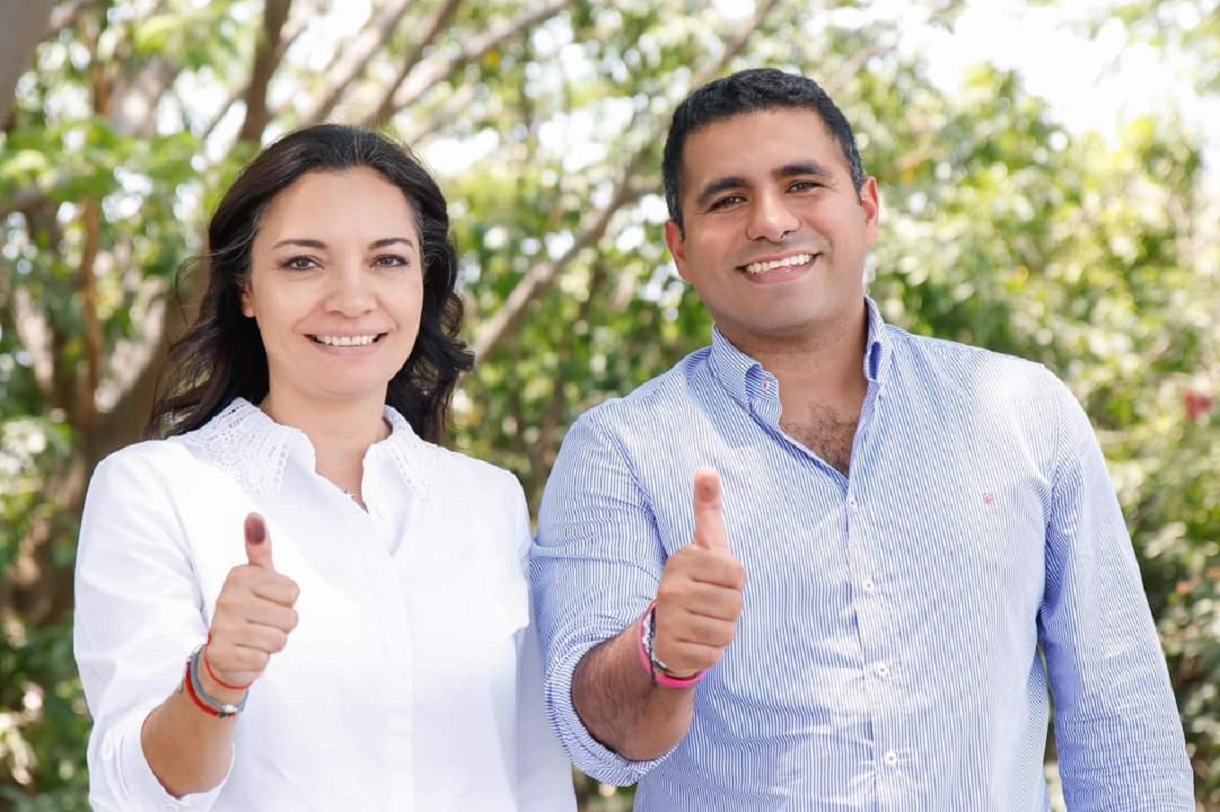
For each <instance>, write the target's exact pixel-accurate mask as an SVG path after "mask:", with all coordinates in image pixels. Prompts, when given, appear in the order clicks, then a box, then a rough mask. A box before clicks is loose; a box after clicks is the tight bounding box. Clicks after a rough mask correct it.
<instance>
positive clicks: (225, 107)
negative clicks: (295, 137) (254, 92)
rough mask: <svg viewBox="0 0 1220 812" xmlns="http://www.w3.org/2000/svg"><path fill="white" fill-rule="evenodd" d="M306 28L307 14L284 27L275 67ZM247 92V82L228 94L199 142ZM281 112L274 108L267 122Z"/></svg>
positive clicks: (201, 140) (295, 18) (248, 88)
mask: <svg viewBox="0 0 1220 812" xmlns="http://www.w3.org/2000/svg"><path fill="white" fill-rule="evenodd" d="M308 27H309V15H308V14H298V15H296V16H295V17H294V18H293V21H292V22H290V23H289V24H288V25H287V26H285V31H284V34H283V37H282V38H281V39H280V47H279V49H278V50H277V51H276V58H275V62H276V64H277V65H278V64H279V63H280V61H282V60H283V58H284V56H285V55H286V54H287V53H288V49H289V48H291V47H292V44H293V43H294V42H296V41H297V38H299V37H300V36H301V34H302V33H304V31H305V29H306V28H308ZM249 92H250V83H249V82H247V83H246V84H245V85H243V86H242V87H241V88H240V89H238V90H233V91H231V92H230V93H229V95H228V97H227V98H226V99H225V100H224V102H223V103H221V105H220V106H219V107H218V108H217V110H216V115H214V116H212V118H211V120H209V121H208V123H207V125H206V126H205V127H204V128H203V134H202V135H201V136H200V137H199V140H200V142H206V141H207V140H208V139H209V138H211V137H212V133H213V132H215V131H216V128H217V127H219V126H220V122H221V121H224V118H225V116H227V115H228V114H229V111H230V110H232V109H233V106H234V105H235V104H237V103H238V102H239V101H241V100H242V99H244V98H245V97H246V96H247V95H248V94H249ZM281 112H282V108H276V110H275V111H274V112H273V113H270V114H269V115H268V117H267V118H268V120H269V121H271V120H274V119H275V118H277V117H278V116H279V115H280V113H281Z"/></svg>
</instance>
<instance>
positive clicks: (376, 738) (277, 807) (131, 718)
mask: <svg viewBox="0 0 1220 812" xmlns="http://www.w3.org/2000/svg"><path fill="white" fill-rule="evenodd" d="M385 414H386V420H387V421H388V422H389V424H390V426H391V428H392V431H391V434H390V436H389V438H387V439H386V440H384V441H382V442H380V443H377V444H375V445H373V446H372V447H371V448H369V450H368V453H367V455H366V456H365V460H364V481H363V483H362V491H363V496H364V500H365V504H366V505H367V506H368V512H367V513H366V512H365V511H364V510H361V508H360V507H359V506H358V505H357V504H355V503H354V502H353V501H351V499H349V498H348V497H347V496H346V495H345V494H344V493H343V492H342V491H341V490H340V489H339V488H337V487H335V486H334V485H333V484H332V483H331V482H329V481H328V480H326V479H324V478H322V477H321V476H319V475H318V474H317V473H316V472H315V470H314V452H313V447H312V445H311V444H310V442H309V440H308V438H307V437H306V436H305V434H304V433H302V432H300V431H298V430H296V429H292V428H288V427H285V426H281V425H279V424H277V423H275V422H274V421H272V420H271V419H270V418H269V417H267V416H266V415H265V414H264V413H263V412H262V411H260V410H259V409H258V408H256V407H255V406H253V405H251V404H250V403H249V402H247V401H245V400H240V399H239V400H237V401H235V402H234V403H233V404H231V405H230V406H229V407H228V408H227V409H226V410H225V411H224V412H222V413H221V414H219V415H217V416H216V417H215V418H214V419H213V420H212V421H210V422H209V423H208V424H207V425H206V426H204V427H203V428H201V429H199V430H198V431H195V432H191V433H189V434H186V435H183V436H181V437H175V438H172V439H169V440H160V441H153V442H145V443H139V444H137V445H133V446H130V447H128V448H125V449H123V450H121V451H119V452H117V453H115V454H113V455H111V456H110V457H108V458H107V459H106V460H104V461H103V462H102V463H101V464H100V465H99V466H98V468H97V471H96V472H95V473H94V475H93V479H92V481H91V483H90V486H89V494H88V498H87V501H86V504H85V511H84V518H83V521H82V525H81V537H80V548H79V552H78V556H77V562H76V614H75V632H74V636H75V651H76V660H77V663H78V665H79V667H80V673H81V680H82V682H83V683H84V688H85V696H86V698H87V700H88V703H89V709H90V711H91V713H92V716H93V721H94V725H93V731H92V734H91V736H90V738H89V753H88V762H89V775H90V800H91V802H92V804H93V808H94V809H96V810H123V812H131V811H132V810H146V809H147V810H152V809H173V810H179V809H189V810H215V812H224V811H225V810H242V811H243V812H245V811H246V810H255V809H257V810H259V811H260V812H280V811H281V810H282V812H290V811H291V812H302V811H303V810H325V812H337V810H345V811H346V810H418V812H432V810H461V811H462V812H479V811H480V810H487V811H488V812H492V811H493V810H494V811H495V812H500V811H501V810H528V811H529V812H551V811H552V810H554V811H555V812H560V811H562V812H571V810H573V809H575V806H576V804H575V798H574V793H573V789H572V775H571V768H570V766H569V762H568V760H567V758H566V757H565V756H564V754H563V752H562V751H561V750H560V748H559V746H558V744H557V743H556V741H555V739H554V738H553V736H552V734H551V732H550V730H549V728H548V726H547V721H546V718H545V711H544V709H543V700H542V669H541V658H540V655H539V651H538V643H537V640H536V637H535V632H534V627H533V625H532V624H531V623H530V606H529V592H528V589H527V584H526V571H525V567H526V557H527V554H528V551H529V544H530V528H529V520H528V514H527V509H526V504H525V499H524V496H523V494H522V491H521V486H520V485H519V484H518V482H517V481H516V479H515V478H514V477H513V476H512V475H511V474H509V473H508V472H506V471H503V470H500V469H498V468H495V467H493V466H491V465H488V464H486V463H483V462H479V461H477V460H474V459H471V458H469V457H465V456H462V455H460V454H456V453H453V452H450V451H447V450H445V449H442V448H439V447H437V446H435V445H432V444H430V443H426V442H424V441H423V440H421V439H420V438H419V437H417V436H416V435H415V433H414V432H413V431H412V430H411V427H410V426H409V424H408V423H407V422H406V420H405V419H403V417H402V416H401V415H400V414H398V412H396V411H394V410H393V409H390V408H388V407H387V409H386V413H385ZM251 511H257V512H259V513H262V514H263V515H264V516H265V517H266V519H267V528H268V531H269V537H270V539H271V552H272V558H273V560H274V563H275V568H276V570H278V571H279V572H282V573H284V574H285V575H287V576H289V577H291V578H292V579H293V580H295V581H296V582H297V584H298V585H299V586H300V589H301V592H300V598H299V599H298V601H297V604H296V609H297V612H298V614H299V618H300V622H299V624H298V626H297V628H296V629H294V630H293V631H292V633H291V634H290V635H289V638H288V646H287V648H285V649H284V651H282V652H279V653H278V654H275V655H273V656H272V658H271V662H270V665H269V666H268V667H267V670H266V672H265V673H264V674H263V676H262V677H261V678H260V679H259V680H258V681H257V682H256V683H255V684H254V686H253V687H252V688H251V689H250V693H249V700H248V702H247V704H246V709H245V711H243V712H242V714H241V715H240V716H239V717H238V719H237V729H236V737H235V743H234V757H233V760H232V763H231V766H230V771H229V774H228V776H227V777H226V778H225V780H224V781H223V782H222V783H221V785H220V786H219V787H217V788H216V789H214V790H212V791H210V792H207V793H202V794H198V795H189V796H187V797H185V798H182V799H180V800H176V799H174V798H173V797H171V796H170V795H169V794H168V793H166V792H165V790H164V789H163V788H162V787H161V784H160V783H159V782H158V781H157V779H156V777H155V776H154V775H153V773H152V771H151V769H150V768H149V766H148V762H147V760H146V759H145V757H144V752H143V748H142V747H141V745H140V727H141V725H142V724H143V722H144V719H145V718H146V717H147V716H148V714H149V712H150V711H151V710H152V709H153V708H155V707H156V706H157V705H159V704H160V703H161V702H162V701H164V700H165V698H166V697H167V696H169V695H170V694H171V693H172V692H173V691H174V690H175V689H176V688H177V687H178V685H179V683H180V682H181V681H182V674H183V667H184V664H185V662H186V658H187V656H188V655H189V653H190V652H191V650H192V649H194V648H195V647H196V646H198V645H199V644H200V643H202V642H203V641H204V639H205V638H206V635H207V630H208V627H209V626H210V624H211V620H212V612H213V608H214V606H215V603H216V597H217V595H218V594H219V592H220V588H221V585H222V584H223V583H224V580H225V576H226V575H227V574H228V572H229V570H230V569H231V568H232V567H234V566H237V565H240V564H244V563H245V562H246V553H245V540H244V535H243V531H242V526H243V522H244V520H245V517H246V514H247V513H249V512H251Z"/></svg>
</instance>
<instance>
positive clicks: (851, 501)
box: [847, 496, 857, 510]
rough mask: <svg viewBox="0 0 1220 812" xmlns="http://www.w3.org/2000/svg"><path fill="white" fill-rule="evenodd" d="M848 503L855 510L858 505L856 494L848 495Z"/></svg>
mask: <svg viewBox="0 0 1220 812" xmlns="http://www.w3.org/2000/svg"><path fill="white" fill-rule="evenodd" d="M847 504H848V506H849V507H850V508H851V509H852V510H855V509H856V505H857V502H856V497H854V496H849V497H847Z"/></svg>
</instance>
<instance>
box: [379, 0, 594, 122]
mask: <svg viewBox="0 0 1220 812" xmlns="http://www.w3.org/2000/svg"><path fill="white" fill-rule="evenodd" d="M570 2H571V0H547V1H546V2H545V3H544V4H543V5H540V6H539V7H538V8H536V9H534V10H532V11H528V12H526V13H524V14H522V15H521V16H520V17H518V18H517V19H515V20H512V21H511V22H508V23H504V24H501V25H500V26H498V27H496V28H494V29H492V30H491V31H488V32H487V33H486V34H485V35H484V36H482V37H479V38H477V39H474V40H472V41H471V42H470V43H468V44H467V45H466V47H465V48H463V49H462V51H461V53H459V54H458V55H457V56H455V57H454V58H452V59H450V60H449V61H448V62H446V63H444V64H443V65H440V66H437V67H435V68H434V69H433V70H431V71H423V72H421V73H420V75H419V76H420V78H419V81H417V82H415V83H413V84H407V83H406V79H407V75H406V74H402V73H401V72H400V74H401V75H400V76H399V77H398V81H396V82H392V83H391V84H390V86H389V87H388V88H386V91H385V94H384V95H383V96H382V99H381V102H380V103H379V104H378V105H377V110H376V112H375V113H373V114H372V115H370V116H367V117H365V119H364V122H363V123H364V126H366V127H375V126H377V125H379V124H381V123H382V122H384V121H386V120H387V119H388V118H390V117H391V116H392V115H393V114H394V112H395V111H398V110H402V109H403V108H405V107H408V106H410V105H411V104H412V103H413V102H415V101H416V100H417V99H419V98H421V97H422V96H423V95H424V94H425V93H427V92H428V91H429V90H431V89H432V88H434V87H436V86H437V85H438V84H440V83H441V82H443V81H445V80H446V79H449V78H450V77H452V76H453V75H454V74H456V73H457V72H458V71H459V70H461V69H462V68H464V67H465V66H466V65H469V64H470V63H471V62H475V61H477V60H479V59H482V58H483V57H484V56H486V55H487V54H488V53H489V52H490V51H491V50H492V49H493V48H495V47H496V46H497V45H500V44H501V43H503V42H505V41H507V40H509V39H511V38H512V37H515V36H517V35H518V34H520V33H521V32H523V31H526V30H528V29H529V28H530V27H531V26H534V25H536V24H538V23H539V22H541V21H543V20H546V19H548V18H550V17H553V16H555V15H556V14H558V13H559V12H560V11H562V10H563V9H564V8H565V7H567V6H568V4H569V3H570Z"/></svg>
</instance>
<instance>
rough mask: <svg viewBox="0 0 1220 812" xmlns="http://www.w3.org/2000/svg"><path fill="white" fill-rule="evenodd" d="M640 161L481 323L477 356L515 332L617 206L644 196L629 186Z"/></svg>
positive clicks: (474, 347) (599, 233) (598, 234)
mask: <svg viewBox="0 0 1220 812" xmlns="http://www.w3.org/2000/svg"><path fill="white" fill-rule="evenodd" d="M646 154H647V153H646V152H644V151H641V152H639V153H637V154H636V156H635V157H636V158H637V159H639V158H641V157H642V156H644V155H646ZM639 163H640V161H639V160H635V161H633V162H632V163H631V164H630V165H628V167H627V169H626V170H625V171H624V172H623V174H622V177H621V178H619V181H618V183H617V184H616V186H615V189H614V192H613V193H612V194H611V196H610V201H609V202H608V203H607V204H606V205H605V206H604V207H602V208H601V209H600V210H598V211H597V212H596V213H595V214H594V215H593V218H592V220H591V221H590V222H589V223H588V225H586V226H585V228H584V230H582V231H581V232H580V233H579V234H578V235H577V237H576V240H575V241H574V242H573V243H572V246H571V247H570V248H569V249H568V250H567V251H565V252H564V253H563V255H562V256H561V257H559V258H558V259H556V260H554V261H553V262H541V263H539V264H537V265H535V266H534V267H532V268H530V269H529V271H527V272H526V274H525V276H524V277H522V279H521V281H520V282H518V283H517V285H516V287H514V288H513V291H512V293H510V294H509V295H508V298H507V299H506V300H505V301H504V304H503V305H501V307H500V309H499V310H497V311H496V313H495V314H494V315H493V316H491V317H490V318H489V319H488V320H487V321H485V322H484V323H483V326H482V328H481V329H480V330H479V332H478V335H477V336H476V337H475V340H474V342H473V343H472V345H471V349H472V350H473V352H474V355H475V357H476V358H479V359H482V358H486V357H487V356H489V355H491V354H492V353H494V352H495V351H496V350H497V349H499V348H500V346H501V345H502V344H503V343H504V342H505V341H506V340H507V339H508V338H509V336H511V335H513V334H514V333H516V332H517V330H518V329H520V327H521V322H522V320H523V319H524V317H525V313H526V311H527V310H528V309H529V306H530V304H531V303H532V302H533V301H534V299H536V298H537V297H538V296H540V295H541V294H542V293H543V292H544V291H546V289H547V288H549V287H550V285H551V283H553V282H554V281H555V279H556V278H557V277H558V276H559V275H560V274H561V273H562V272H563V271H564V270H565V269H567V267H568V265H570V264H571V263H572V261H573V260H574V259H576V257H578V256H579V255H580V253H581V252H582V251H584V250H585V249H586V248H588V247H589V246H591V245H594V244H595V243H597V241H598V240H600V239H601V238H602V237H603V236H605V234H606V229H607V228H608V227H609V226H610V220H611V218H612V217H614V215H615V214H616V213H617V212H618V210H619V209H621V208H623V207H624V206H626V205H628V204H630V203H634V202H635V201H636V200H639V199H640V198H641V197H643V195H644V192H643V190H641V189H635V188H633V187H632V186H631V181H632V179H634V178H635V175H636V172H638V171H639V167H638V165H637V164H639Z"/></svg>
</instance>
